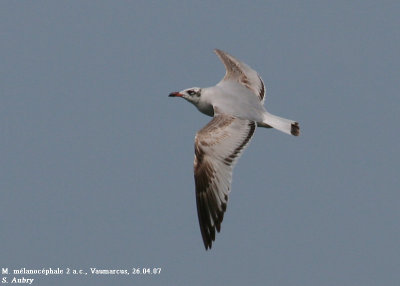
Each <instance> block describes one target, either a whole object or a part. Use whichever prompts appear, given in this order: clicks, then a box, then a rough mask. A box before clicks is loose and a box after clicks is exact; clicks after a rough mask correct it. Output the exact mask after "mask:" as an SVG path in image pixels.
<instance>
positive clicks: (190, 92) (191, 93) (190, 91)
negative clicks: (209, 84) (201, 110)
mask: <svg viewBox="0 0 400 286" xmlns="http://www.w3.org/2000/svg"><path fill="white" fill-rule="evenodd" d="M187 93H188V94H189V95H195V94H196V92H195V91H194V90H193V89H191V90H188V92H187Z"/></svg>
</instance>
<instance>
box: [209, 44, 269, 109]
mask: <svg viewBox="0 0 400 286" xmlns="http://www.w3.org/2000/svg"><path fill="white" fill-rule="evenodd" d="M214 51H215V53H216V54H217V56H218V57H219V58H220V59H221V61H222V63H223V64H224V65H225V69H226V74H225V76H224V78H223V79H222V81H226V80H235V81H237V82H239V83H240V84H242V85H244V86H245V87H247V88H248V89H250V90H251V91H252V92H253V93H254V94H256V95H257V96H258V97H259V99H260V101H261V102H262V103H264V100H265V85H264V82H263V81H262V79H261V77H260V76H259V75H258V73H257V72H256V71H255V70H253V69H252V68H251V67H249V66H248V65H246V64H245V63H243V62H241V61H239V60H238V59H236V58H234V57H232V56H231V55H229V54H228V53H225V52H224V51H221V50H218V49H216V50H214Z"/></svg>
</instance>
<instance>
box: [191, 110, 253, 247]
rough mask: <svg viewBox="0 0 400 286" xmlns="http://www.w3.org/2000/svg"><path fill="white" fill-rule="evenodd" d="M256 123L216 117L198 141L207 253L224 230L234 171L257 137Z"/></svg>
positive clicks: (200, 199)
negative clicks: (216, 236) (249, 144)
mask: <svg viewBox="0 0 400 286" xmlns="http://www.w3.org/2000/svg"><path fill="white" fill-rule="evenodd" d="M255 128H256V124H255V122H253V121H249V120H245V119H239V118H236V117H233V116H230V115H226V114H216V116H215V117H214V118H213V120H211V121H210V122H209V123H208V124H207V125H206V126H205V127H204V128H202V129H201V130H200V131H199V132H198V133H197V134H196V138H195V157H194V179H195V185H196V203H197V214H198V219H199V224H200V231H201V235H202V237H203V242H204V246H205V248H206V249H208V248H211V246H212V242H213V241H214V240H215V230H217V231H218V232H219V231H220V229H221V222H222V220H223V218H224V212H225V211H226V205H227V201H228V194H229V192H230V186H231V181H232V170H233V167H234V165H235V163H236V161H237V159H238V158H239V157H240V155H241V153H242V151H243V150H244V149H245V147H246V146H247V145H248V143H249V141H250V139H251V137H252V136H253V134H254V131H255Z"/></svg>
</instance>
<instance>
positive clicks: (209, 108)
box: [169, 49, 300, 250]
mask: <svg viewBox="0 0 400 286" xmlns="http://www.w3.org/2000/svg"><path fill="white" fill-rule="evenodd" d="M215 53H216V54H217V56H218V57H219V58H220V60H221V61H222V63H223V64H224V65H225V69H226V74H225V76H224V78H223V79H222V80H221V81H220V82H219V83H218V84H217V85H215V86H212V87H206V88H199V87H192V88H188V89H184V90H182V91H179V92H172V93H170V94H169V96H170V97H181V98H184V99H186V100H187V101H189V102H190V103H192V104H194V105H195V106H196V107H197V109H198V110H199V111H200V112H202V113H204V114H206V115H209V116H212V117H213V119H212V120H211V121H210V122H209V123H208V124H207V125H206V126H204V127H203V128H202V129H201V130H200V131H198V132H197V134H196V137H195V146H194V152H195V155H194V180H195V187H196V205H197V215H198V219H199V224H200V231H201V235H202V238H203V242H204V247H205V248H206V250H207V249H211V246H212V242H213V241H215V231H217V232H220V230H221V223H222V220H223V218H224V213H225V211H226V205H227V202H228V195H229V192H230V187H231V181H232V171H233V167H234V165H235V164H236V161H237V160H238V158H239V157H240V155H241V154H242V152H243V150H244V149H245V148H246V147H247V145H248V143H249V142H250V139H251V138H252V137H253V135H254V131H255V129H256V127H264V128H275V129H277V130H279V131H282V132H284V133H287V134H291V135H294V136H298V135H299V134H300V127H299V124H298V122H296V121H293V120H289V119H285V118H282V117H279V116H276V115H272V114H271V113H269V112H267V111H266V109H265V108H264V106H263V104H264V100H265V85H264V83H263V81H262V79H261V77H260V76H259V75H258V73H257V72H256V71H255V70H253V69H252V68H251V67H249V66H248V65H246V64H245V63H243V62H241V61H239V60H238V59H236V58H234V57H233V56H231V55H229V54H228V53H225V52H223V51H221V50H218V49H216V50H215Z"/></svg>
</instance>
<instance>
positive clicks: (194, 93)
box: [169, 87, 201, 105]
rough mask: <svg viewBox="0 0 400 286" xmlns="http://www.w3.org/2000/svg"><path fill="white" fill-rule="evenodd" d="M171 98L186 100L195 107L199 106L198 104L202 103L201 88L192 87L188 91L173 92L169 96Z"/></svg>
mask: <svg viewBox="0 0 400 286" xmlns="http://www.w3.org/2000/svg"><path fill="white" fill-rule="evenodd" d="M169 96H170V97H182V98H184V99H186V100H187V101H189V102H191V103H193V104H194V105H197V104H198V102H199V101H200V97H201V88H199V87H191V88H188V89H184V90H182V91H179V92H171V93H170V94H169Z"/></svg>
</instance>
